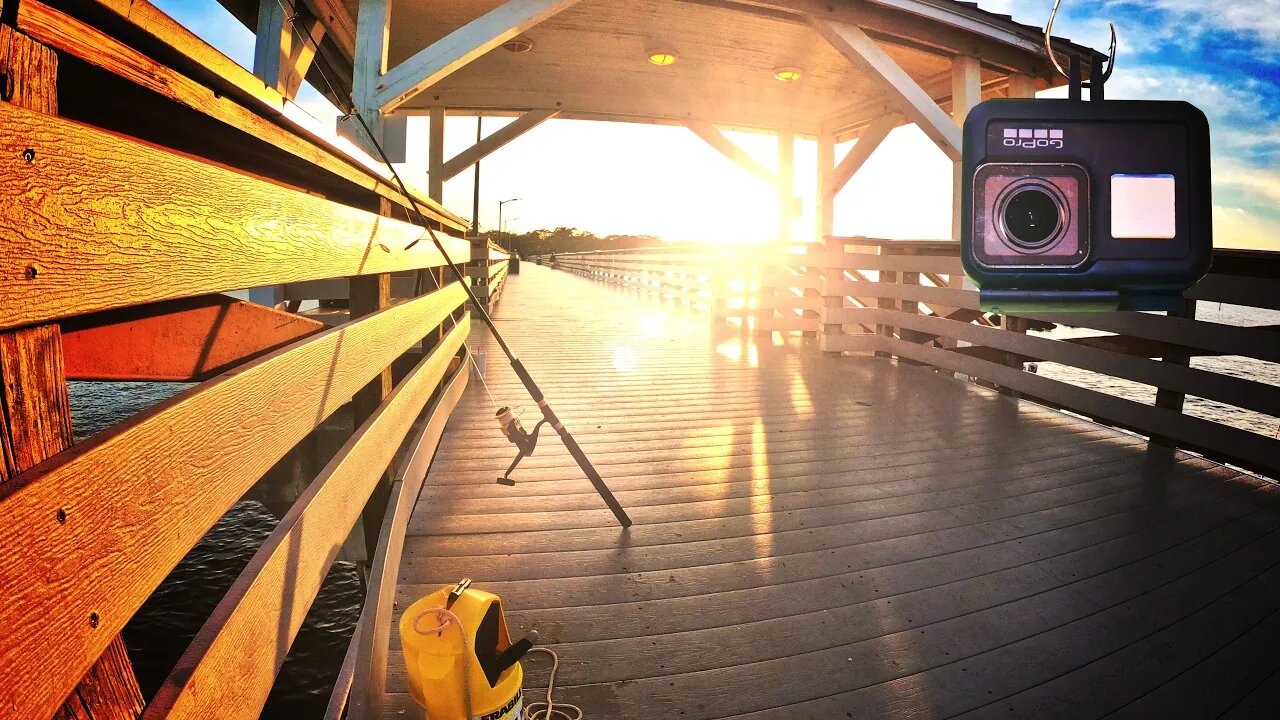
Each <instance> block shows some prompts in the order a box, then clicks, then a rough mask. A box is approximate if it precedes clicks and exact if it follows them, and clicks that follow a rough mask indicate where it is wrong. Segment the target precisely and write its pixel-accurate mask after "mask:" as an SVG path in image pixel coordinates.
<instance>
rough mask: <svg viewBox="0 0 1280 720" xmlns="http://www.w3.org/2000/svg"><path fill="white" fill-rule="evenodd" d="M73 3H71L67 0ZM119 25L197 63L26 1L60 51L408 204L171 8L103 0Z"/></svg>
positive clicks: (431, 205)
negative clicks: (169, 60) (161, 56)
mask: <svg viewBox="0 0 1280 720" xmlns="http://www.w3.org/2000/svg"><path fill="white" fill-rule="evenodd" d="M64 4H65V3H64ZM96 4H98V5H100V6H102V8H103V9H105V10H107V11H108V12H109V13H110V15H103V16H102V17H110V16H114V17H115V18H116V20H117V24H121V25H127V26H128V29H130V30H133V31H134V34H135V36H137V37H143V38H147V39H148V40H149V41H150V43H151V44H152V45H154V46H156V47H155V48H154V49H160V48H163V49H164V50H167V51H168V54H171V55H172V54H176V55H177V57H179V58H181V59H182V60H183V61H184V62H185V63H187V64H189V65H190V70H194V71H197V72H198V77H199V79H196V77H197V76H196V74H194V73H190V72H188V74H184V73H183V72H182V71H181V70H177V69H173V68H170V67H168V66H167V65H165V64H162V63H161V62H158V61H157V60H155V59H154V57H153V56H152V55H148V54H146V53H143V52H141V51H140V48H133V47H130V46H128V45H125V44H124V43H123V42H121V41H120V40H118V39H116V37H114V36H113V35H112V34H110V33H108V32H106V31H104V30H102V29H99V28H97V27H94V26H92V25H90V24H89V23H88V22H85V21H82V20H80V19H78V18H76V17H74V16H72V15H70V14H67V13H66V12H63V11H61V10H59V9H57V8H54V7H50V6H49V5H48V4H46V3H44V2H41V1H40V0H31V2H23V3H21V5H20V6H19V8H18V17H17V22H18V27H19V28H20V29H21V30H22V31H23V32H25V33H27V34H28V35H30V36H32V37H34V38H36V39H37V40H39V41H41V42H43V43H46V44H48V45H50V46H52V47H54V48H56V49H58V50H62V51H65V52H67V53H68V54H71V55H74V56H77V57H80V58H82V59H84V60H85V61H86V62H89V63H91V64H93V65H95V66H97V67H100V68H102V69H104V70H106V71H107V72H110V73H112V74H115V75H117V76H119V77H121V78H124V79H125V80H128V81H130V82H132V83H135V84H137V85H139V86H140V87H144V88H146V89H148V90H150V91H152V92H155V93H157V94H159V95H161V96H163V97H166V98H169V99H171V100H174V101H176V102H178V103H181V104H182V105H185V106H186V107H188V108H190V109H192V110H194V111H196V112H199V113H203V114H205V115H208V116H209V117H211V118H213V119H215V120H218V121H220V122H222V123H225V124H226V125H227V126H229V127H231V128H235V129H237V130H240V131H243V132H245V133H247V134H248V135H250V136H252V137H256V138H261V139H263V140H266V141H267V142H269V143H270V144H271V145H272V146H274V147H276V148H279V149H280V150H283V151H284V152H287V153H289V154H291V155H293V156H295V157H297V158H298V159H299V160H302V161H304V162H306V163H309V164H311V165H314V166H315V167H316V168H319V169H322V170H324V171H327V172H330V173H333V174H334V175H335V176H337V177H339V178H342V179H343V180H345V181H347V182H349V183H351V184H353V185H355V186H357V187H360V188H364V189H366V190H370V191H373V192H374V193H377V194H378V195H380V196H382V197H385V198H387V199H388V200H391V201H393V202H396V203H398V204H400V205H402V206H406V207H407V206H408V205H409V203H410V200H409V199H408V198H406V197H405V196H404V195H403V194H402V193H401V192H400V188H399V185H398V183H397V182H396V181H394V180H393V178H392V177H391V174H390V171H389V170H387V168H386V167H385V166H383V165H382V164H381V162H380V161H378V160H376V159H374V158H371V157H369V156H368V155H367V154H366V153H364V152H363V151H361V150H359V149H358V148H355V147H354V146H352V145H350V143H347V144H346V147H339V145H338V143H337V138H336V136H334V135H333V134H332V132H331V131H329V130H327V129H324V130H322V129H321V128H320V127H319V123H318V122H315V121H312V122H310V123H306V124H305V125H304V124H303V123H302V122H300V121H301V120H303V119H307V120H309V119H310V118H306V116H305V113H303V112H302V111H301V110H300V109H299V108H298V107H297V106H296V105H294V104H293V103H291V102H290V101H288V100H286V99H285V98H284V97H283V96H281V95H280V94H279V93H277V92H276V91H275V90H273V89H272V88H269V87H266V86H265V85H264V84H263V83H262V81H261V80H259V79H258V78H256V77H254V75H253V74H252V73H251V72H249V71H248V70H246V69H244V68H242V67H240V66H239V65H238V64H237V63H236V62H235V61H233V60H231V59H230V58H228V57H226V56H225V55H223V54H222V53H221V52H219V51H218V50H216V49H214V48H213V47H212V46H210V45H209V44H208V43H206V42H205V41H203V40H201V39H200V38H198V37H196V35H195V34H193V33H192V32H191V31H190V30H188V29H187V28H185V27H183V26H182V25H181V24H180V23H178V22H176V21H175V20H173V19H172V18H170V17H168V16H167V15H165V14H164V13H163V12H161V11H160V10H158V9H157V8H155V7H154V6H153V5H151V4H150V3H149V2H147V1H146V0H96ZM410 193H411V194H412V195H413V201H414V202H416V203H417V205H418V207H419V208H420V209H421V210H422V212H423V213H424V214H425V215H426V216H427V217H428V218H430V219H431V220H433V221H436V222H439V223H441V224H442V226H445V227H449V228H452V229H453V230H455V231H462V230H464V229H465V228H466V227H467V223H466V222H465V221H464V220H463V219H462V218H460V217H458V216H457V215H454V214H453V213H450V212H448V211H446V210H445V209H444V208H443V207H441V206H440V204H439V203H437V202H435V201H433V200H430V199H428V198H427V196H426V195H425V194H423V193H419V192H414V191H413V189H412V188H410Z"/></svg>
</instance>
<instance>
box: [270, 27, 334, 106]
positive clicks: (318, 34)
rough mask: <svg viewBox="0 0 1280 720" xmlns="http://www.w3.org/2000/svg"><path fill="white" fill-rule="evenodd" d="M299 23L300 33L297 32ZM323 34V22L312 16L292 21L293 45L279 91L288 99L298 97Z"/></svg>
mask: <svg viewBox="0 0 1280 720" xmlns="http://www.w3.org/2000/svg"><path fill="white" fill-rule="evenodd" d="M299 25H300V26H301V28H302V32H301V33H299V32H298V30H299ZM324 34H325V28H324V23H322V22H320V20H318V19H316V18H314V17H311V18H306V19H302V18H299V19H297V20H295V21H294V25H293V47H291V48H290V49H289V63H288V65H287V66H286V69H287V71H288V74H287V76H286V77H285V79H284V92H282V93H281V94H282V95H284V96H285V97H287V98H289V99H290V100H294V99H296V98H297V97H298V90H299V89H301V88H302V81H303V80H305V79H306V77H307V70H309V69H310V68H311V62H312V61H313V60H315V58H316V51H317V50H318V49H319V43H320V42H322V41H323V40H324Z"/></svg>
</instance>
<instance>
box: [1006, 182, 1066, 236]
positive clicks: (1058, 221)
mask: <svg viewBox="0 0 1280 720" xmlns="http://www.w3.org/2000/svg"><path fill="white" fill-rule="evenodd" d="M1001 222H1002V223H1003V224H1004V228H1005V231H1006V232H1007V234H1008V236H1009V241H1010V242H1012V243H1013V244H1015V245H1018V246H1019V247H1023V248H1027V249H1035V248H1040V247H1042V246H1044V245H1046V244H1048V243H1049V242H1050V241H1052V240H1053V239H1054V238H1055V237H1057V235H1058V230H1059V228H1061V227H1062V209H1061V207H1060V206H1059V204H1058V200H1057V198H1055V197H1054V196H1053V195H1050V194H1049V193H1048V192H1046V191H1045V190H1044V189H1043V188H1040V187H1037V186H1034V185H1033V186H1030V187H1024V188H1021V189H1019V190H1016V191H1015V192H1014V193H1013V194H1012V195H1010V196H1009V199H1008V201H1006V202H1005V203H1004V212H1003V215H1002V216H1001Z"/></svg>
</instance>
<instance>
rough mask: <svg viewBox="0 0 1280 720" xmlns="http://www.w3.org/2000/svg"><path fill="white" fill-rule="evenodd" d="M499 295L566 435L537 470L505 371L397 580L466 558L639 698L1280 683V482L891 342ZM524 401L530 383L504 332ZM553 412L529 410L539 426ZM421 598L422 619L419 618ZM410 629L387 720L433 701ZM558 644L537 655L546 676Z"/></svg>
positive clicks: (1063, 712)
mask: <svg viewBox="0 0 1280 720" xmlns="http://www.w3.org/2000/svg"><path fill="white" fill-rule="evenodd" d="M506 292H507V293H508V294H507V295H506V296H505V300H504V302H503V305H502V307H501V309H500V310H499V311H498V313H497V314H498V319H499V321H500V323H501V327H502V328H503V330H504V332H506V333H507V334H508V336H509V338H510V341H511V344H512V345H513V346H514V347H516V348H517V349H518V351H519V352H520V353H521V356H522V358H523V359H524V360H525V362H526V364H527V365H528V366H529V368H530V369H531V371H532V372H533V373H534V375H535V376H536V377H537V378H538V380H539V382H540V383H541V384H542V386H543V388H544V390H545V391H546V394H547V396H548V398H549V399H550V400H551V402H552V404H553V406H554V407H555V408H556V410H557V411H558V412H559V413H560V415H561V416H562V417H563V418H564V419H565V423H566V425H568V427H569V428H570V429H572V430H573V431H574V432H575V434H576V435H577V436H578V438H579V440H580V441H581V442H582V445H583V447H584V448H585V449H586V451H587V453H588V454H589V455H590V456H591V458H592V460H593V461H594V462H595V464H596V466H597V468H598V469H599V470H600V473H601V475H603V476H604V478H605V479H606V480H607V481H608V482H609V484H610V486H611V487H612V488H613V490H614V491H615V492H616V493H617V495H618V498H619V500H621V502H622V503H623V505H624V506H626V507H627V509H628V511H629V512H630V513H631V516H632V517H633V518H634V519H635V521H636V525H635V526H634V527H632V528H631V529H630V530H628V531H622V530H620V529H619V528H618V527H617V525H616V524H614V522H613V519H612V516H611V515H610V513H609V512H608V510H606V509H605V508H604V506H603V504H602V502H601V501H600V499H599V498H598V497H597V496H596V495H595V494H594V492H593V491H592V489H591V486H590V484H589V483H588V482H587V481H586V480H585V479H584V478H583V477H582V475H581V473H580V471H579V470H578V468H577V467H576V466H575V465H574V463H573V461H572V459H571V458H570V457H569V455H568V453H567V452H566V451H565V450H564V449H563V447H562V446H561V445H560V444H559V442H558V440H557V438H556V437H555V436H554V434H552V435H550V436H547V437H545V438H544V440H543V443H542V444H541V446H540V447H539V450H538V453H537V455H535V456H534V457H533V458H532V459H530V460H526V461H525V463H524V464H523V465H522V466H521V468H520V469H519V470H518V471H517V472H516V475H515V477H516V479H517V481H518V484H517V485H516V486H515V487H513V488H509V487H502V486H499V485H496V484H494V478H495V477H496V476H497V475H498V474H499V473H500V472H501V471H502V470H503V469H504V468H505V467H506V465H507V463H508V462H509V461H510V459H511V456H512V455H513V452H514V451H513V449H512V448H511V447H510V446H509V445H508V444H506V442H505V440H503V438H502V437H501V435H500V434H499V432H498V430H497V427H496V426H495V424H494V422H493V420H492V410H491V407H490V404H489V400H488V398H487V397H486V396H485V391H484V389H483V388H482V387H481V385H480V384H479V383H474V384H473V385H472V386H471V387H470V388H468V390H467V395H466V397H465V398H464V400H463V404H462V405H461V406H460V407H459V409H458V411H457V412H456V413H455V415H454V417H453V418H452V419H451V420H450V422H449V429H448V431H447V432H446V434H445V437H444V441H443V443H442V445H441V448H440V451H439V453H438V455H437V457H436V460H435V463H434V465H433V466H432V469H431V472H430V475H429V477H428V480H427V487H426V489H425V490H424V491H423V494H422V497H421V499H420V500H419V503H418V506H417V509H416V511H415V515H414V517H413V519H412V521H411V523H410V527H409V537H408V539H407V540H406V545H405V554H404V561H403V566H402V569H401V578H400V588H399V590H398V597H397V605H398V607H400V608H403V607H406V606H407V605H408V604H409V603H410V602H412V601H413V600H414V599H416V598H417V597H419V596H421V595H423V594H425V593H427V592H430V591H432V590H434V589H436V588H437V587H439V586H440V585H443V584H446V583H451V582H455V581H457V580H458V579H459V578H460V577H463V576H469V577H472V578H475V580H476V584H477V586H478V587H481V588H483V589H486V590H490V591H494V592H497V593H499V594H501V595H502V596H503V599H504V601H505V604H506V607H507V610H508V613H509V619H510V621H511V622H512V624H513V634H523V633H525V632H528V631H529V630H533V629H536V630H538V631H539V633H540V635H541V641H542V642H543V643H545V644H547V645H549V646H550V647H552V648H553V649H555V650H556V651H557V652H558V653H559V654H560V657H561V666H560V677H559V683H560V686H561V688H562V689H561V690H560V691H559V692H558V693H557V696H558V699H562V700H564V701H566V702H572V703H575V704H577V705H580V706H581V707H582V708H583V710H584V711H585V713H586V717H587V718H589V720H604V719H606V718H608V719H616V718H649V717H652V718H689V719H691V720H692V719H693V718H713V717H727V716H747V717H753V718H809V717H813V718H832V717H856V718H871V717H885V716H889V715H894V716H898V715H901V716H904V717H952V716H958V715H964V716H965V717H979V716H990V717H1018V718H1023V717H1064V718H1067V717H1069V718H1084V717H1100V716H1103V715H1107V714H1108V713H1115V717H1163V716H1177V717H1187V718H1190V717H1218V716H1219V715H1221V714H1223V713H1226V714H1228V715H1229V716H1231V717H1237V716H1239V717H1245V716H1257V715H1264V714H1266V713H1267V712H1268V711H1269V710H1270V709H1273V708H1274V707H1275V703H1276V702H1277V701H1280V674H1277V672H1276V671H1277V668H1280V655H1277V654H1276V653H1275V652H1274V648H1275V646H1276V644H1277V642H1278V641H1280V614H1277V612H1276V611H1277V609H1280V581H1278V578H1280V568H1277V562H1280V532H1277V529H1280V508H1278V507H1277V505H1276V500H1277V499H1278V498H1280V494H1278V493H1277V489H1276V488H1274V487H1273V486H1271V485H1270V484H1268V483H1266V482H1264V481H1262V480H1259V479H1257V478H1254V477H1251V476H1248V475H1243V474H1241V473H1238V472H1236V471H1233V470H1231V469H1229V468H1225V467H1222V466H1219V465H1216V464H1213V463H1210V462H1207V461H1204V460H1201V459H1199V458H1196V457H1193V456H1189V455H1186V454H1182V453H1172V452H1168V451H1148V449H1147V445H1146V443H1145V442H1144V441H1143V440H1141V439H1139V438H1136V437H1133V436H1130V435H1126V434H1123V433H1120V432H1118V431H1115V430H1112V429H1109V428H1105V427H1101V426H1099V425H1095V424H1093V423H1091V422H1088V421H1085V420H1082V419H1079V418H1076V417H1073V416H1070V415H1066V414H1063V413H1059V412H1056V411H1053V410H1050V409H1046V408H1044V407H1041V406H1038V405H1035V404H1032V403H1029V402H1026V401H1018V400H1014V399H1011V398H1008V397H1004V396H1001V395H998V394H996V393H994V392H991V391H987V390H985V389H982V388H979V387H976V386H974V385H971V384H965V383H962V382H958V381H956V380H953V379H951V378H950V377H948V376H945V375H939V374H937V373H934V372H932V371H930V370H928V369H923V368H916V367H908V366H904V365H899V364H897V363H895V362H893V361H890V360H886V359H879V358H843V359H842V358H835V357H829V356H823V355H821V354H820V353H818V352H817V351H816V350H814V349H811V348H809V347H806V346H803V345H802V344H801V341H800V340H799V339H795V340H789V341H786V342H781V341H778V340H776V338H777V337H778V336H776V335H775V340H774V341H773V342H769V341H764V342H763V344H760V345H757V344H755V342H753V340H752V338H751V337H750V336H749V335H746V334H742V333H740V332H739V331H737V330H735V329H731V328H729V327H727V326H725V325H724V324H723V323H720V324H717V323H713V321H712V320H711V319H710V317H709V316H708V315H707V314H704V313H698V312H694V311H690V310H687V309H686V308H685V307H684V306H682V305H679V304H674V303H670V302H667V303H663V302H659V301H657V300H655V299H652V298H651V297H649V296H645V295H641V294H637V293H636V292H635V291H628V290H619V289H614V288H611V287H606V286H603V285H600V284H598V283H594V282H591V281H588V280H584V279H581V278H578V277H574V276H570V275H567V274H564V273H557V272H554V271H551V270H548V269H546V268H541V267H534V266H531V265H526V266H525V269H524V273H523V274H522V275H519V276H514V277H512V279H511V282H510V285H509V287H508V289H507V290H506ZM473 340H474V342H475V347H474V349H475V350H477V351H479V352H486V351H487V352H488V353H489V363H488V371H487V379H488V382H489V386H490V388H491V389H492V391H493V393H494V395H495V396H496V398H497V400H498V402H499V403H500V404H505V403H509V402H513V403H514V404H516V405H520V404H522V403H523V404H525V405H526V406H527V407H528V410H527V414H526V418H532V417H534V416H536V414H537V412H536V408H534V407H532V406H531V403H529V402H528V401H527V396H525V395H524V393H523V391H522V390H521V389H520V387H519V384H518V383H517V382H516V380H515V378H514V376H513V375H512V373H511V372H510V371H509V369H508V368H507V367H506V365H505V363H504V362H503V361H502V360H501V358H500V356H499V355H498V354H497V351H496V348H489V347H488V340H487V338H486V337H485V336H484V333H483V331H477V332H476V333H475V334H473ZM529 424H532V423H531V422H526V425H529ZM397 621H398V618H397ZM399 647H400V646H399V639H398V637H395V634H394V633H393V639H392V654H393V657H392V658H391V669H390V677H389V681H388V687H387V692H388V698H387V703H386V705H385V708H386V716H387V717H414V716H415V715H416V714H417V713H420V711H418V710H416V709H415V706H414V705H413V703H412V701H411V700H410V699H409V697H408V695H407V694H405V693H406V692H407V688H406V680H405V674H404V666H403V662H402V661H401V660H400V657H399V652H400V650H399ZM546 671H547V663H546V662H544V658H543V657H541V656H539V657H535V658H532V659H530V660H529V661H527V662H526V683H525V685H526V688H535V687H540V686H542V683H544V682H545V677H546Z"/></svg>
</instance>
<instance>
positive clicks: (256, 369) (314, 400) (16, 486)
mask: <svg viewBox="0 0 1280 720" xmlns="http://www.w3.org/2000/svg"><path fill="white" fill-rule="evenodd" d="M464 298H465V294H464V292H463V290H462V288H461V287H460V286H458V285H457V284H452V285H450V286H447V287H445V288H443V289H441V290H438V291H436V292H434V293H432V294H430V295H426V296H422V297H419V298H416V299H413V300H410V301H408V302H405V303H402V304H400V305H396V306H393V307H391V308H388V309H386V310H383V311H381V312H378V313H375V314H373V315H369V316H366V317H363V318H361V319H359V320H357V321H355V322H351V323H348V324H346V325H343V326H339V327H337V328H333V329H331V330H328V331H325V332H323V333H320V334H318V335H314V336H311V337H310V338H308V339H306V340H303V341H299V342H297V343H294V344H292V345H289V346H287V347H285V348H282V349H281V350H278V351H276V352H274V353H271V354H270V355H267V356H265V357H263V358H260V359H258V360H255V361H253V362H251V363H249V364H247V365H245V366H242V367H240V368H238V369H236V370H234V371H231V372H229V373H227V374H224V375H222V376H219V377H218V378H215V379H213V380H209V381H207V382H205V383H202V384H200V385H198V386H196V387H194V388H191V389H189V390H187V391H185V392H183V393H181V394H179V395H177V396H175V397H173V398H171V399H170V400H168V401H166V402H164V403H161V404H160V405H158V406H156V407H155V408H152V409H150V410H148V411H146V412H144V413H141V414H140V415H138V416H136V417H134V418H132V419H131V420H129V421H126V422H125V423H123V424H122V425H120V426H117V427H115V428H112V429H110V430H108V431H106V432H103V433H101V434H99V435H97V436H95V437H93V438H91V439H90V440H88V441H85V442H83V443H80V444H78V445H75V446H73V447H72V448H71V449H70V450H68V451H66V452H63V453H60V454H58V455H56V456H54V457H53V458H51V459H50V460H49V461H47V462H45V463H42V464H41V465H38V466H36V467H35V468H33V469H32V470H30V471H28V472H25V473H23V474H22V475H19V476H17V477H16V478H13V479H12V480H10V481H9V482H7V483H5V484H3V485H0V508H3V512H0V536H2V537H4V538H5V541H6V543H8V546H9V547H11V548H14V549H15V550H20V552H13V553H6V554H3V555H0V595H3V596H4V597H5V598H7V601H6V602H5V603H3V604H0V627H3V628H5V629H6V632H5V634H4V636H3V638H0V677H3V678H5V679H6V682H4V683H0V707H6V708H11V711H12V713H13V714H14V716H15V717H47V716H49V715H50V714H52V712H53V710H54V709H56V708H57V705H58V703H60V702H61V701H62V699H63V698H64V697H65V696H66V694H67V692H69V691H70V690H71V689H72V688H74V687H75V685H76V683H77V682H78V681H79V680H80V677H81V676H82V675H83V674H84V672H85V671H86V670H87V669H88V667H89V665H91V664H92V663H93V661H94V659H96V658H97V657H98V655H99V654H100V653H101V652H102V650H103V649H104V648H105V647H106V644H107V643H108V642H109V641H110V640H111V639H112V638H114V637H115V635H116V634H117V633H118V632H119V631H120V630H121V629H122V628H123V627H124V625H125V623H126V622H127V621H128V620H129V618H131V617H132V616H133V614H134V612H136V611H137V609H138V608H139V607H140V606H141V605H142V603H143V601H145V600H146V598H147V597H148V596H149V595H150V594H151V592H152V591H153V590H154V589H155V588H156V586H157V585H159V583H160V581H161V580H163V579H164V577H165V576H166V575H167V574H168V572H169V570H170V569H172V568H173V566H174V565H176V564H177V562H178V561H179V560H180V559H181V558H182V557H183V556H184V555H185V554H186V553H187V551H188V550H190V548H191V547H192V546H193V545H195V543H196V541H198V540H199V539H200V537H201V536H202V535H203V534H204V533H205V531H206V530H207V529H208V528H209V527H211V526H212V525H213V523H214V522H215V521H216V520H217V519H218V518H219V517H221V516H222V515H223V513H225V512H226V510H227V509H228V508H229V507H231V505H232V504H233V503H234V502H235V501H236V500H238V499H239V498H240V496H241V495H243V494H244V492H245V491H246V490H248V489H249V487H251V486H252V485H253V483H254V482H256V481H257V480H258V478H260V477H261V476H262V475H263V474H264V473H265V472H266V471H267V470H268V469H270V467H271V466H272V465H273V464H274V463H275V462H276V461H277V460H278V459H279V458H280V457H282V456H283V455H284V454H285V453H286V452H287V451H288V450H289V449H290V448H292V447H293V446H294V445H296V444H297V443H298V441H299V440H301V439H302V438H303V437H304V436H305V435H306V434H307V433H308V432H310V431H311V429H312V428H314V427H315V426H316V425H318V424H319V423H320V422H321V421H323V420H324V419H325V418H326V417H328V416H329V415H330V414H331V413H332V412H333V411H334V410H336V409H337V408H338V407H339V406H341V405H342V404H344V403H346V402H347V400H348V399H349V398H350V397H351V396H352V395H354V394H355V393H356V391H357V390H359V389H360V388H361V387H363V386H364V385H365V384H366V383H367V382H368V381H369V380H370V378H372V377H374V376H375V375H376V374H378V373H379V372H381V370H382V369H383V368H385V367H387V366H389V365H390V364H391V362H392V361H393V360H394V359H395V358H397V357H398V356H400V355H401V354H402V353H404V352H405V351H406V350H407V349H408V348H409V347H411V346H412V345H413V344H415V342H416V341H417V339H419V338H422V337H424V336H425V335H426V334H427V333H428V332H430V331H431V330H432V329H433V328H435V327H436V326H438V325H439V324H440V323H441V322H442V321H443V320H444V319H445V318H446V317H448V316H449V314H450V313H452V311H453V310H454V309H456V308H458V307H460V306H461V305H462V302H463V300H464ZM281 387H288V388H289V392H283V393H282V392H279V389H280V388H281ZM58 510H62V512H61V513H57V512H55V511H58ZM32 577H40V578H42V579H43V580H42V582H32V581H31V578H32ZM91 617H92V618H93V622H90V618H91Z"/></svg>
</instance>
